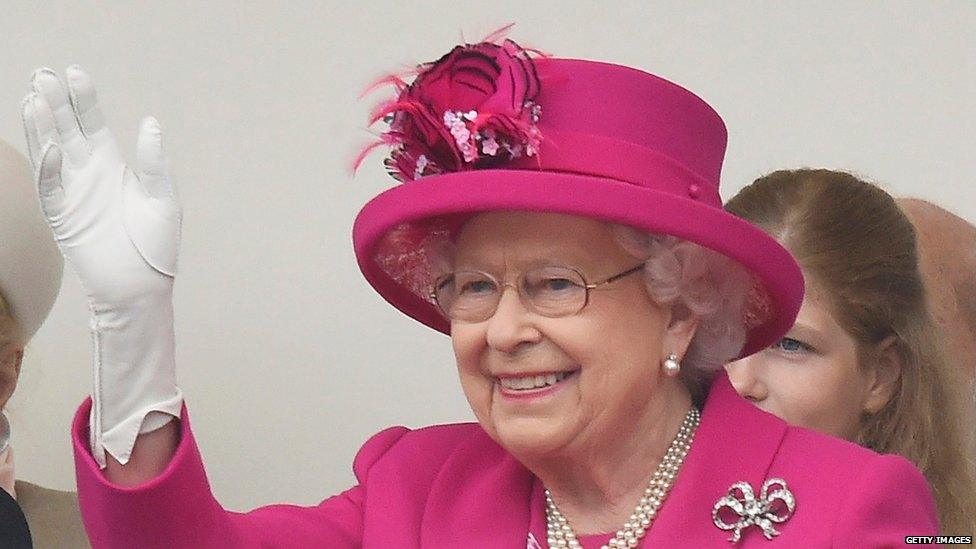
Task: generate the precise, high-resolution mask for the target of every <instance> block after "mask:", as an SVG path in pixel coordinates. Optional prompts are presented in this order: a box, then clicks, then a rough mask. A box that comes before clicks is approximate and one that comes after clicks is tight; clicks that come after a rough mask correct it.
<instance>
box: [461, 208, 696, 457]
mask: <svg viewBox="0 0 976 549" xmlns="http://www.w3.org/2000/svg"><path fill="white" fill-rule="evenodd" d="M637 263H638V261H637V260H636V259H635V258H634V257H632V256H630V255H629V254H627V253H626V252H625V251H624V250H623V249H621V247H620V246H619V245H618V244H617V242H616V240H615V238H614V236H613V230H612V228H611V226H610V225H609V224H606V223H602V222H599V221H594V220H590V219H586V218H580V217H575V216H568V215H559V214H540V213H526V212H490V213H485V214H481V215H479V216H477V217H475V218H473V219H472V220H471V221H469V222H468V223H467V224H466V225H465V226H464V228H463V229H462V230H461V232H460V234H459V236H458V242H457V258H456V263H455V269H456V270H462V269H470V270H478V271H483V272H487V273H489V274H492V275H493V276H494V277H495V278H496V279H497V280H499V281H500V282H501V283H503V284H505V283H508V284H512V286H506V287H505V288H504V291H503V293H502V295H501V299H500V301H499V304H498V308H497V310H496V311H495V313H494V315H493V316H491V317H489V318H488V319H487V320H484V321H481V322H462V321H452V324H451V340H452V343H453V346H454V353H455V356H456V357H457V365H458V371H459V374H460V379H461V385H462V388H463V389H464V393H465V396H466V397H467V399H468V402H469V403H470V404H471V408H472V409H473V410H474V413H475V415H476V416H477V418H478V421H479V422H480V423H481V425H482V427H484V429H485V430H486V431H487V432H488V433H489V434H490V435H491V436H492V437H493V438H494V439H495V440H496V441H498V442H499V443H500V444H502V445H503V446H505V447H506V448H508V449H509V450H510V451H512V452H513V453H515V454H516V455H523V456H525V455H549V454H553V453H558V452H560V451H563V450H566V449H567V448H569V449H570V450H572V451H578V450H585V449H586V448H588V447H592V445H595V444H601V443H602V442H603V441H606V440H607V437H613V436H619V433H620V432H621V431H622V430H623V431H625V430H626V429H627V428H628V426H630V427H631V428H632V426H633V425H634V424H635V418H638V417H640V416H641V414H646V412H647V410H648V406H650V402H651V401H653V400H654V399H653V398H652V395H654V393H655V389H656V388H657V387H658V386H659V385H660V384H661V383H662V376H661V374H660V371H661V368H660V364H661V361H662V360H663V359H664V358H665V357H666V356H667V354H668V352H669V350H668V348H667V345H668V344H669V339H670V338H671V336H670V335H669V333H668V329H667V327H668V323H669V317H670V313H669V311H668V309H664V308H661V307H659V306H657V305H656V304H655V303H654V302H653V301H651V299H650V298H649V296H648V295H647V292H646V290H645V289H644V285H643V279H642V276H641V275H640V274H639V273H638V274H634V275H631V276H627V277H624V278H621V279H619V280H616V281H614V282H612V283H609V284H605V285H601V286H599V287H598V288H597V289H594V290H591V291H590V296H589V302H588V304H587V305H586V307H585V308H583V309H582V310H581V311H580V312H579V313H578V314H575V315H571V316H564V317H560V318H548V317H545V316H542V315H539V314H537V313H534V312H532V311H531V310H529V309H528V308H526V306H525V305H524V304H523V303H522V301H521V300H520V298H519V294H518V292H517V291H516V290H515V287H514V284H515V281H516V279H517V277H518V276H519V275H520V274H521V273H524V272H526V271H527V270H530V269H534V268H538V267H552V266H563V267H572V268H575V269H576V270H577V271H579V272H580V273H582V274H583V276H584V277H585V279H586V282H587V283H590V284H592V283H594V282H599V281H602V280H605V279H606V278H608V277H610V276H613V275H615V274H618V273H621V272H623V271H626V270H627V269H630V268H632V267H634V266H635V265H636V264H637ZM680 350H681V351H683V350H684V347H682V348H681V349H680ZM539 376H542V377H539ZM546 378H548V379H546ZM668 379H669V380H671V381H674V380H673V378H668ZM553 381H555V382H554V383H553ZM543 384H545V385H547V386H546V387H544V388H532V389H529V388H527V387H529V386H532V387H535V386H536V385H543Z"/></svg>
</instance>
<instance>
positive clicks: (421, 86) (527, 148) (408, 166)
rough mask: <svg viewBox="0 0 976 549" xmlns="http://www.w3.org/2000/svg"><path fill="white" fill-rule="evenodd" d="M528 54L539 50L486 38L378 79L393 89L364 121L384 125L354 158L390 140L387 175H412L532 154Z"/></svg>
mask: <svg viewBox="0 0 976 549" xmlns="http://www.w3.org/2000/svg"><path fill="white" fill-rule="evenodd" d="M505 30H507V29H502V31H499V32H496V33H493V35H492V36H495V37H497V36H499V35H501V34H503V33H504V31H505ZM533 55H539V53H538V52H536V51H534V50H527V49H524V48H522V47H521V46H519V45H518V44H516V43H515V42H513V41H512V40H509V39H504V40H501V41H498V40H497V38H496V39H494V40H493V39H491V37H489V39H486V41H484V42H480V43H477V44H464V45H460V46H456V47H455V48H454V49H452V50H451V51H450V52H448V53H447V54H446V55H444V56H443V57H441V58H440V59H438V60H437V61H433V62H430V63H425V64H422V65H420V66H419V67H418V68H417V76H416V78H415V79H414V80H413V82H412V83H410V84H407V83H406V82H405V81H404V79H403V77H401V76H390V77H387V78H384V79H383V80H381V81H380V82H379V84H392V85H394V86H395V88H396V90H397V96H396V98H395V99H393V100H392V101H389V102H386V103H383V104H381V105H379V107H377V109H376V111H375V112H374V113H373V116H372V117H371V119H370V123H374V122H377V121H379V120H384V121H386V122H387V123H388V124H389V129H388V130H387V131H386V132H384V133H382V134H381V135H380V141H379V142H377V143H374V144H372V145H370V146H369V147H367V148H366V149H365V150H364V151H363V152H362V153H361V154H360V156H359V158H358V159H357V164H358V163H359V162H360V161H361V160H362V158H363V157H364V156H365V155H366V154H367V153H368V152H369V151H371V150H372V149H373V148H375V147H377V146H380V145H388V146H390V149H391V152H390V156H389V157H388V158H387V159H386V161H385V164H386V167H387V170H388V171H389V173H390V175H392V176H393V177H394V178H395V179H397V180H398V181H413V180H416V179H419V178H421V177H423V176H425V175H433V174H438V173H444V172H458V171H463V170H469V169H478V168H490V167H494V166H498V165H501V164H503V163H505V162H508V161H510V160H513V159H516V158H520V157H532V156H535V155H537V154H538V151H539V146H540V143H541V140H542V136H541V135H540V133H539V130H538V128H537V126H536V123H537V122H538V121H539V117H540V116H541V113H542V108H541V106H540V105H539V104H538V103H536V98H537V96H538V94H539V90H540V85H539V76H538V73H537V71H536V67H535V63H534V62H533ZM374 87H375V86H374Z"/></svg>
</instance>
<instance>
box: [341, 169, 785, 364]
mask: <svg viewBox="0 0 976 549" xmlns="http://www.w3.org/2000/svg"><path fill="white" fill-rule="evenodd" d="M495 210H515V211H531V212H550V213H563V214H570V215H579V216H582V217H588V218H592V219H599V220H602V221H607V222H611V223H619V224H623V225H628V226H631V227H634V228H637V229H642V230H646V231H649V232H653V233H659V234H668V235H672V236H676V237H678V238H681V239H684V240H688V241H691V242H694V243H697V244H700V245H702V246H705V247H707V248H710V249H712V250H715V251H717V252H719V253H721V254H723V255H725V256H727V257H729V258H731V259H733V260H735V261H737V262H738V263H739V264H741V265H742V266H743V267H745V268H746V269H748V270H749V271H750V272H751V273H752V274H753V275H754V276H755V277H756V278H757V279H758V280H759V281H761V283H762V284H763V285H764V288H765V290H766V292H767V293H768V295H769V298H770V299H771V301H772V308H771V311H770V312H771V314H770V317H769V318H768V319H767V320H766V322H764V323H762V324H760V325H759V326H756V327H754V328H752V329H751V330H749V332H748V335H747V341H746V344H745V346H744V348H743V350H742V352H741V353H740V355H739V356H740V357H743V356H748V355H750V354H752V353H755V352H757V351H759V350H762V349H764V348H766V347H768V346H769V345H771V344H773V343H775V342H776V341H778V340H779V339H780V338H781V337H782V336H783V334H785V333H786V332H787V331H788V330H789V329H790V328H791V327H792V325H793V321H794V320H795V318H796V313H797V311H798V310H799V308H800V304H801V302H802V300H803V275H802V272H801V271H800V268H799V266H798V265H797V263H796V261H795V260H794V259H793V257H792V256H791V255H790V253H789V252H788V251H787V250H786V249H785V248H783V247H782V246H781V245H780V244H779V243H778V242H776V240H774V239H773V238H772V237H770V236H769V235H767V234H766V233H764V232H763V231H762V230H760V229H759V228H757V227H755V226H753V225H751V224H750V223H748V222H746V221H744V220H742V219H740V218H738V217H735V216H733V215H731V214H729V213H727V212H725V211H724V210H722V209H721V208H719V207H715V206H712V205H709V204H706V203H703V202H700V201H698V200H695V199H692V198H690V197H689V198H684V197H681V196H676V195H674V194H673V193H669V192H661V191H655V190H653V189H649V188H645V187H640V186H637V185H633V184H630V183H624V182H620V181H616V180H612V179H607V178H602V177H594V176H588V175H579V174H573V173H558V172H544V171H534V170H499V169H495V170H472V171H464V172H457V173H450V174H444V175H436V176H428V177H425V178H422V179H420V180H417V181H413V182H409V183H405V184H402V185H399V186H397V187H394V188H392V189H389V190H387V191H385V192H383V193H382V194H380V195H378V196H377V197H375V198H374V199H373V200H371V201H370V202H369V203H367V204H366V205H365V206H364V207H363V209H362V210H361V211H360V212H359V215H358V216H357V217H356V222H355V225H354V227H353V244H354V247H355V251H356V257H357V261H358V263H359V268H360V269H361V270H362V272H363V275H364V276H365V277H366V280H367V281H369V283H370V284H371V285H372V286H373V288H375V289H376V291H377V292H379V294H380V295H381V296H382V297H383V298H384V299H386V300H387V301H388V302H389V303H390V304H392V305H393V306H394V307H396V308H397V309H399V310H400V311H402V312H403V313H405V314H406V315H408V316H410V317H412V318H414V319H416V320H418V321H420V322H421V323H423V324H425V325H427V326H429V327H431V328H433V329H435V330H437V331H439V332H442V333H445V334H450V331H451V326H450V322H449V321H448V320H447V319H445V318H444V317H443V315H441V314H440V312H439V311H438V310H437V308H436V307H435V306H434V305H433V304H432V303H430V302H429V301H428V300H426V299H424V298H423V297H421V296H419V295H417V294H416V293H414V292H411V291H409V290H408V289H406V288H405V287H403V286H402V285H400V284H399V283H397V282H396V281H394V280H393V279H392V278H391V277H390V276H389V275H388V274H387V273H386V272H385V271H384V270H383V269H382V268H381V267H380V266H379V265H378V264H377V262H376V261H375V260H374V256H375V253H376V249H377V246H378V245H379V244H380V242H381V241H382V239H383V238H384V236H385V235H386V234H387V232H389V231H390V230H392V229H394V228H396V227H398V226H400V225H402V224H404V223H408V222H415V221H418V220H423V219H428V218H434V217H441V216H448V215H457V214H474V213H478V212H485V211H495Z"/></svg>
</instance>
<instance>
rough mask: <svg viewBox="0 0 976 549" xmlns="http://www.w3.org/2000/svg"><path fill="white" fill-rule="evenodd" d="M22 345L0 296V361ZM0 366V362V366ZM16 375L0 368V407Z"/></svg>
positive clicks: (20, 333) (5, 399)
mask: <svg viewBox="0 0 976 549" xmlns="http://www.w3.org/2000/svg"><path fill="white" fill-rule="evenodd" d="M23 344H24V337H23V333H22V331H21V329H20V325H19V324H18V323H17V321H16V320H14V318H13V316H12V315H11V314H10V310H9V309H8V308H7V302H6V301H4V299H3V294H0V360H6V358H7V357H8V356H9V355H10V354H11V353H14V352H16V351H17V350H19V349H20V347H22V346H23ZM2 364H3V363H2V362H0V365H2ZM18 373H19V372H17V371H7V370H6V369H3V368H0V406H2V405H3V404H4V403H5V402H6V401H7V399H8V398H10V395H11V394H13V392H14V388H15V387H16V386H17V376H18Z"/></svg>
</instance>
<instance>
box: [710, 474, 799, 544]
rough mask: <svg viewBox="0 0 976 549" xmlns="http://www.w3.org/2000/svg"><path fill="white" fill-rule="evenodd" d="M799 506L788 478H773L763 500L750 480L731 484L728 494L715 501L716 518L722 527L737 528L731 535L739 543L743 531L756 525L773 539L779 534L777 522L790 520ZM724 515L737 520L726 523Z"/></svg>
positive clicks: (723, 528)
mask: <svg viewBox="0 0 976 549" xmlns="http://www.w3.org/2000/svg"><path fill="white" fill-rule="evenodd" d="M780 502H781V503H780ZM795 508H796V500H795V499H794V498H793V492H790V490H789V488H787V487H786V481H784V480H783V479H781V478H771V479H769V480H767V481H766V482H764V483H763V485H762V492H760V494H759V499H756V494H755V492H754V491H753V490H752V486H750V485H749V483H748V482H736V483H735V484H733V485H732V486H730V487H729V493H728V495H726V496H723V497H722V498H721V499H719V500H718V501H717V502H715V507H714V508H713V509H712V521H713V522H715V526H718V527H719V528H721V529H722V530H733V532H732V537H731V538H729V541H731V542H732V543H736V542H738V541H739V538H741V537H742V530H744V529H746V528H748V527H749V526H752V525H756V526H758V527H760V528H762V532H763V535H764V536H766V539H773V538H774V537H776V536H778V535H779V532H777V531H776V529H775V528H773V523H782V522H786V520H787V519H789V518H790V516H792V514H793V509H795ZM726 509H727V510H726ZM733 513H734V515H733ZM723 517H724V518H732V519H733V520H734V522H731V523H729V522H726V521H725V520H724V519H723Z"/></svg>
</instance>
